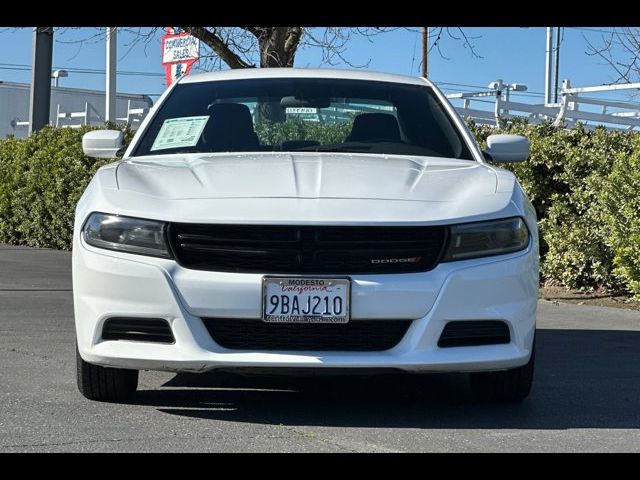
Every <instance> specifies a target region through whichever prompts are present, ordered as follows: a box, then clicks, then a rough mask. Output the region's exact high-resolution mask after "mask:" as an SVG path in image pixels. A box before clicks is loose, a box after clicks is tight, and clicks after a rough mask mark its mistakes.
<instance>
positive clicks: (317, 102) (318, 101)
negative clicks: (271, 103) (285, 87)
mask: <svg viewBox="0 0 640 480" xmlns="http://www.w3.org/2000/svg"><path fill="white" fill-rule="evenodd" d="M330 105H331V100H330V99H329V98H328V97H318V98H298V97H294V96H289V97H282V99H281V100H280V106H281V107H282V108H329V106H330Z"/></svg>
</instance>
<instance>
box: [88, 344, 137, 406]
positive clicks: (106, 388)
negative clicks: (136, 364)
mask: <svg viewBox="0 0 640 480" xmlns="http://www.w3.org/2000/svg"><path fill="white" fill-rule="evenodd" d="M76 380H77V383H78V390H80V393H81V394H82V395H84V396H85V397H86V398H88V399H89V400H97V401H99V402H117V401H121V400H126V399H127V398H130V397H131V396H132V395H133V394H134V393H135V391H136V388H137V387H138V370H126V369H124V368H107V367H100V366H98V365H92V364H90V363H87V362H85V361H84V360H83V359H82V357H81V356H80V352H78V346H77V345H76Z"/></svg>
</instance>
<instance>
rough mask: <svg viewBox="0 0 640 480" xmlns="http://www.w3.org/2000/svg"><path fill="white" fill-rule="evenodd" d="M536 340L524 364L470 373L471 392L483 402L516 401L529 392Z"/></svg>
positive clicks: (523, 397)
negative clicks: (500, 369)
mask: <svg viewBox="0 0 640 480" xmlns="http://www.w3.org/2000/svg"><path fill="white" fill-rule="evenodd" d="M535 346H536V342H535V340H534V342H533V346H532V349H531V358H530V359H529V362H528V363H527V364H526V365H523V366H522V367H518V368H512V369H510V370H504V371H500V372H478V373H472V374H471V375H470V378H469V380H470V383H471V392H472V393H473V395H474V397H476V399H478V400H481V401H485V402H504V403H518V402H521V401H523V400H524V399H525V398H527V396H528V395H529V392H531V384H532V383H533V365H534V363H535V356H536V353H535V352H536V351H535Z"/></svg>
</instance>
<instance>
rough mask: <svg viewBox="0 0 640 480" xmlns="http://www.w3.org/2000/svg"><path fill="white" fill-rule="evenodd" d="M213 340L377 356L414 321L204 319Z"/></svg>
mask: <svg viewBox="0 0 640 480" xmlns="http://www.w3.org/2000/svg"><path fill="white" fill-rule="evenodd" d="M202 321H203V322H204V325H205V327H207V330H208V331H209V334H210V335H211V338H213V340H214V341H215V342H216V343H217V344H218V345H220V346H221V347H224V348H229V349H233V350H317V351H351V352H353V351H357V352H375V351H382V350H388V349H390V348H393V347H395V346H396V345H397V344H398V343H399V342H400V340H402V337H403V336H404V334H405V333H406V332H407V329H408V328H409V325H411V320H352V321H350V322H349V323H267V322H263V321H261V320H246V319H229V318H203V319H202Z"/></svg>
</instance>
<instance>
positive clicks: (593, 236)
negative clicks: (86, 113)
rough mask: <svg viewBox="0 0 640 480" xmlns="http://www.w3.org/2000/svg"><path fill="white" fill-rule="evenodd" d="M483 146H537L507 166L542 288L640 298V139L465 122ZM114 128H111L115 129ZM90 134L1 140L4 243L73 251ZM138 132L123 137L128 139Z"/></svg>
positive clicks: (289, 135) (333, 129) (302, 135)
mask: <svg viewBox="0 0 640 480" xmlns="http://www.w3.org/2000/svg"><path fill="white" fill-rule="evenodd" d="M469 127H470V129H471V131H472V132H473V133H474V135H475V136H476V138H477V139H478V141H479V142H480V144H481V145H482V146H483V147H484V146H485V142H486V138H487V136H488V135H490V134H492V133H517V134H522V135H525V136H527V137H528V138H529V140H530V142H531V157H530V159H529V160H528V161H527V162H523V163H520V164H514V165H507V166H506V168H509V169H511V170H512V171H514V172H515V173H516V175H517V176H518V179H519V181H520V183H521V185H522V187H523V188H524V190H525V191H526V192H527V194H528V196H529V198H530V199H531V200H532V203H533V205H534V206H535V208H536V211H537V213H538V220H539V225H540V234H541V249H540V252H541V255H542V264H541V272H542V275H543V279H544V281H546V282H551V283H555V284H560V285H564V286H568V287H573V288H583V289H592V288H602V287H605V288H610V289H617V290H623V289H624V290H627V291H630V292H633V293H634V294H635V295H637V296H638V297H639V298H640V195H639V194H640V134H638V133H637V132H628V131H612V130H605V129H604V128H597V129H593V130H587V129H585V128H584V127H582V126H580V125H579V126H577V127H575V128H571V129H564V128H559V127H555V126H553V125H552V124H551V123H542V124H539V125H529V124H528V123H527V122H526V121H524V120H518V121H509V122H504V123H503V125H502V126H501V128H500V129H492V128H490V127H488V126H483V125H475V124H473V122H470V123H469ZM111 128H113V126H111ZM88 130H90V128H82V129H76V130H74V129H68V128H62V129H55V128H46V129H44V130H42V131H41V132H39V133H37V134H36V135H33V136H31V137H30V138H28V139H24V140H21V139H15V138H6V139H3V140H0V242H7V243H14V244H22V245H29V246H35V247H51V248H62V249H68V248H70V245H71V234H72V229H73V216H74V210H75V205H76V202H77V201H78V199H79V198H80V195H81V194H82V192H83V191H84V189H85V188H86V185H87V184H88V182H89V181H90V179H91V177H92V176H93V174H94V173H95V171H96V170H97V169H98V168H99V167H100V166H102V165H104V164H106V163H109V161H108V160H107V161H104V160H96V159H91V158H87V157H85V156H84V155H83V153H82V148H81V138H82V135H83V134H84V133H85V132H86V131H88ZM256 130H257V134H258V136H259V138H260V141H261V142H262V143H263V144H270V145H276V144H280V143H282V142H283V141H286V140H299V139H306V140H320V141H321V142H322V143H334V142H341V141H343V140H344V138H345V137H346V135H347V134H348V133H349V131H350V124H349V123H348V122H347V123H342V124H321V123H314V124H311V123H305V122H303V121H300V120H289V121H286V122H283V123H266V122H265V123H261V124H258V125H257V126H256ZM131 136H132V132H131V131H130V130H125V138H127V139H130V138H131Z"/></svg>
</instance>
